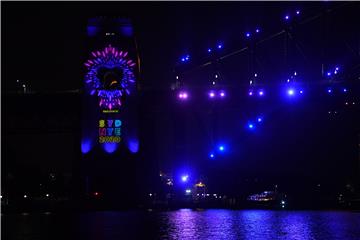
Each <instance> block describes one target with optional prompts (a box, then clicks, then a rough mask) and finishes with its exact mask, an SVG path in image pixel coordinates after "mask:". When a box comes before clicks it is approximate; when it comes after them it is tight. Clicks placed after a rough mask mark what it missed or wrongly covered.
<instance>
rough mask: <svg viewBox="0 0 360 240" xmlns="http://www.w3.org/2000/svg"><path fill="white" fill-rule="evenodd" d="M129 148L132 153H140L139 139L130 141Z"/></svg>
mask: <svg viewBox="0 0 360 240" xmlns="http://www.w3.org/2000/svg"><path fill="white" fill-rule="evenodd" d="M128 148H129V150H130V152H132V153H137V152H138V151H139V140H138V139H130V140H129V141H128Z"/></svg>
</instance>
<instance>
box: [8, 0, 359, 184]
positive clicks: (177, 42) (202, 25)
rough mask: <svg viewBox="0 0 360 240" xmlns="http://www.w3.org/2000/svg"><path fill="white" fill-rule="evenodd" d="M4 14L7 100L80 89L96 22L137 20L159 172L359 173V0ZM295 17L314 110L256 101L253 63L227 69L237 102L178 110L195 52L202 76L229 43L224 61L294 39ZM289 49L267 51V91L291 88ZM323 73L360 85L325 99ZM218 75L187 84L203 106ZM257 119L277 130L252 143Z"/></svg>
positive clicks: (18, 6)
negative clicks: (185, 65)
mask: <svg viewBox="0 0 360 240" xmlns="http://www.w3.org/2000/svg"><path fill="white" fill-rule="evenodd" d="M2 5H3V7H2V13H3V14H2V35H3V39H2V44H3V46H2V49H3V55H2V70H3V76H2V84H3V91H4V89H5V90H6V91H9V90H13V89H15V88H16V79H20V80H22V81H25V82H26V83H27V84H28V85H29V86H30V88H31V90H33V91H36V92H55V91H62V90H69V89H79V88H81V87H82V84H83V82H82V78H83V77H82V71H83V65H82V64H83V62H84V61H85V59H86V58H87V56H88V54H89V52H90V50H88V49H86V48H85V47H84V46H85V45H86V44H85V42H86V34H85V30H86V22H87V19H88V18H89V17H94V16H101V15H103V16H126V17H130V18H131V19H132V20H133V22H134V26H135V31H136V34H137V39H138V43H139V52H140V57H141V60H142V76H141V81H142V82H143V84H144V85H145V86H146V89H148V90H147V91H148V92H147V95H146V94H145V95H144V96H145V98H146V97H147V101H145V102H146V104H144V107H143V109H145V110H144V112H143V114H144V116H145V117H144V118H145V119H148V122H145V123H143V129H145V130H144V132H143V136H144V143H143V146H144V148H145V149H147V150H146V151H147V157H148V158H149V159H151V161H157V162H159V165H160V168H161V167H162V166H164V168H166V169H168V170H171V169H172V170H174V169H175V168H176V167H177V166H178V167H179V168H181V167H183V166H184V165H186V166H191V167H190V168H193V169H196V171H197V172H198V173H199V174H200V173H204V172H205V174H209V175H210V174H215V175H216V174H218V172H220V173H221V174H224V175H223V176H225V175H226V174H227V173H229V174H228V176H238V175H239V173H241V174H244V175H246V174H249V175H252V176H253V175H255V176H258V175H261V174H263V173H267V174H270V175H271V174H272V175H273V176H276V175H277V174H280V173H281V174H283V175H286V174H290V175H291V174H292V173H300V174H302V175H307V174H309V175H311V176H312V177H314V178H317V177H319V176H320V177H321V176H327V177H329V178H331V177H332V175H333V174H335V173H336V172H339V175H341V177H342V179H346V178H347V176H348V175H353V174H354V169H355V168H356V164H357V162H356V161H357V154H358V153H357V151H358V150H357V141H358V140H357V134H358V131H359V124H358V121H357V120H358V119H359V113H358V111H357V110H358V109H354V108H353V109H351V110H350V111H348V110H347V109H344V108H343V107H344V106H343V105H344V102H345V101H348V100H349V101H350V100H351V101H352V100H354V101H359V99H358V93H359V92H358V89H359V85H358V79H357V76H358V75H356V74H358V73H359V69H358V66H359V65H358V64H359V42H360V41H359V27H358V23H359V22H360V21H359V14H358V13H359V10H360V8H359V6H360V5H359V4H358V3H356V2H352V3H342V2H337V3H330V2H272V3H268V2H266V3H263V2H226V3H219V2H218V3H211V2H196V3H195V2H194V3H176V2H174V3H172V2H169V3H161V2H152V3H150V2H146V3H141V2H133V3H121V2H118V3H113V2H110V3H95V2H93V3H42V2H38V3H19V2H17V3H15V2H14V3H9V2H7V3H2ZM296 9H300V10H301V16H300V17H299V19H298V20H297V22H298V23H301V24H299V25H294V26H293V27H294V28H293V29H292V37H294V39H295V40H296V41H297V43H298V44H299V46H300V49H301V50H299V48H298V46H296V45H295V41H290V43H289V51H288V55H289V57H288V65H289V66H290V67H289V66H288V67H289V69H291V70H293V69H294V68H295V69H297V70H299V72H301V74H302V81H303V82H304V84H305V85H306V86H307V87H309V86H311V87H309V95H308V98H307V100H304V101H303V102H301V104H300V103H299V102H298V103H299V104H293V103H292V104H288V103H287V102H286V101H285V102H281V101H279V98H278V96H277V95H276V94H273V95H272V97H271V98H269V99H268V101H267V102H266V103H264V102H251V101H249V100H248V99H247V98H246V91H245V90H244V89H243V88H244V86H246V84H247V83H248V76H249V71H248V55H247V53H245V54H239V55H236V56H234V57H229V58H226V59H224V60H223V61H222V62H221V66H220V67H219V69H220V71H221V73H222V74H223V76H224V79H223V82H224V84H225V85H224V86H225V87H227V88H228V89H229V93H230V96H231V97H232V98H231V99H232V100H231V101H230V100H227V101H226V102H225V103H224V104H223V105H216V106H213V105H211V106H209V105H208V104H205V103H204V102H206V101H202V100H201V101H197V102H196V104H195V103H193V104H191V105H190V104H188V105H186V104H185V105H181V106H179V103H178V102H176V101H175V100H174V98H172V96H171V92H170V84H171V83H172V82H173V80H174V75H173V72H172V71H173V69H174V67H175V66H176V64H177V63H178V62H179V58H180V56H181V55H182V54H186V53H189V54H191V59H192V62H191V63H189V65H193V66H196V65H197V64H198V63H203V62H206V61H207V60H208V59H207V55H206V50H207V48H208V47H212V46H214V45H216V44H217V43H218V42H221V43H223V45H224V50H223V52H221V54H220V55H225V54H227V53H230V52H233V51H235V50H238V49H241V48H243V47H245V46H246V45H247V42H246V40H245V39H244V33H245V32H246V31H251V30H253V29H254V28H255V27H257V26H259V27H260V28H261V35H260V37H259V39H260V40H261V39H266V37H268V36H271V35H272V34H274V33H277V32H279V31H281V30H282V29H284V27H285V25H284V22H283V20H282V19H283V17H284V15H285V14H286V13H291V12H292V13H293V12H294V11H295V10H296ZM329 9H330V10H331V11H328V10H329ZM312 17H315V18H314V19H312ZM307 20H309V21H307ZM303 21H305V22H303ZM283 44H284V40H283V38H281V37H279V38H274V39H273V40H268V41H264V42H263V43H262V44H260V45H259V47H258V48H257V61H256V67H257V69H258V71H259V72H260V73H261V74H262V76H266V77H264V78H263V80H262V81H263V82H262V83H263V84H266V86H268V87H269V89H275V88H276V86H278V85H277V84H278V83H280V82H282V81H283V80H282V78H283V77H284V69H285V67H286V66H285V65H283V63H282V61H283V59H284V57H283V56H284V47H283ZM321 64H324V66H325V67H328V68H329V67H330V66H334V64H340V66H342V69H343V70H344V74H343V75H341V77H340V78H339V79H337V80H338V81H339V82H341V84H345V85H348V86H353V89H354V91H353V92H352V95H351V96H350V95H349V97H348V98H346V97H344V96H341V97H335V98H333V99H329V98H327V96H326V94H325V95H323V94H322V91H323V90H324V87H325V86H326V84H324V80H323V79H322V77H321ZM356 67H357V68H356ZM289 69H287V70H289ZM354 69H355V70H354ZM212 70H213V69H212V68H211V67H209V68H204V69H200V70H199V71H194V72H193V73H191V74H186V75H184V84H185V85H186V86H188V87H189V88H191V87H193V89H194V92H196V91H198V93H199V94H198V96H200V94H201V93H200V91H201V90H204V89H206V88H207V87H208V85H207V84H208V80H207V79H208V76H209V74H212ZM287 70H286V71H287ZM345 72H346V74H345ZM354 77H355V78H354ZM354 79H355V80H354ZM4 84H5V85H4ZM337 86H340V85H337ZM241 89H242V90H241ZM310 89H311V90H310ZM356 89H357V90H356ZM159 91H163V92H161V93H159ZM204 91H205V90H204ZM237 91H238V92H237ZM241 91H242V92H241ZM240 92H241V94H240ZM310 92H311V94H310ZM199 98H200V97H198V99H199ZM169 99H172V100H169ZM357 103H359V102H357ZM295 106H296V107H295ZM330 110H331V111H335V110H337V111H339V112H341V114H342V115H341V117H336V118H332V117H329V115H328V111H330ZM259 113H261V114H264V115H265V116H266V117H265V119H266V121H267V124H264V126H263V129H262V130H261V131H262V133H261V131H260V129H259V131H257V132H256V133H255V134H252V135H249V133H248V132H247V131H246V129H244V127H243V126H245V125H246V122H247V121H248V119H250V118H254V117H256V115H257V114H259ZM210 136H212V137H210ZM154 138H155V139H156V141H153V139H154ZM210 138H213V139H215V140H212V141H210ZM221 141H223V142H225V143H227V144H228V145H229V148H230V146H231V151H229V153H228V156H227V157H224V159H222V163H221V164H219V163H218V162H215V163H209V162H208V161H209V159H207V157H206V156H207V154H208V152H209V149H210V147H211V146H210V145H211V142H212V143H213V144H217V143H219V142H221ZM169 143H171V144H169ZM204 156H205V157H204ZM184 159H186V161H185V160H184ZM344 159H345V160H344ZM184 162H186V164H185V163H184ZM203 166H206V167H203ZM269 169H270V170H269ZM174 171H175V170H174ZM194 171H195V170H194Z"/></svg>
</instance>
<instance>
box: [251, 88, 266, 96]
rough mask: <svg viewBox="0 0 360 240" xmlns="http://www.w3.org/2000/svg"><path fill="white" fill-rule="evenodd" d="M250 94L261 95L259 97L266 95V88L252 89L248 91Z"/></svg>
mask: <svg viewBox="0 0 360 240" xmlns="http://www.w3.org/2000/svg"><path fill="white" fill-rule="evenodd" d="M248 95H249V96H250V97H251V96H259V97H263V96H265V90H264V89H258V90H255V89H250V90H249V92H248Z"/></svg>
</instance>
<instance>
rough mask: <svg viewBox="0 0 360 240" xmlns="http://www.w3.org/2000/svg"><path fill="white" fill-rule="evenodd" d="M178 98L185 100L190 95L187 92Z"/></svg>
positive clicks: (181, 93)
mask: <svg viewBox="0 0 360 240" xmlns="http://www.w3.org/2000/svg"><path fill="white" fill-rule="evenodd" d="M178 97H179V98H180V99H182V100H185V99H187V98H188V94H187V92H180V93H179V95H178Z"/></svg>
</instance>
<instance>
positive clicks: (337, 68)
mask: <svg viewBox="0 0 360 240" xmlns="http://www.w3.org/2000/svg"><path fill="white" fill-rule="evenodd" d="M339 71H340V68H339V67H337V66H336V67H335V68H334V69H332V70H329V71H327V72H326V74H325V76H326V77H328V78H330V77H332V76H334V75H337V74H338V73H339Z"/></svg>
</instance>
